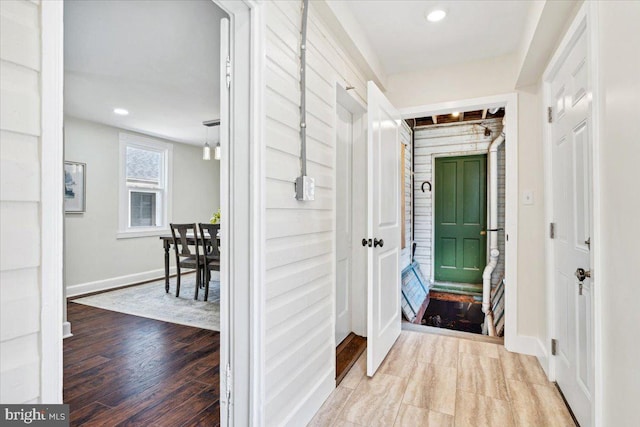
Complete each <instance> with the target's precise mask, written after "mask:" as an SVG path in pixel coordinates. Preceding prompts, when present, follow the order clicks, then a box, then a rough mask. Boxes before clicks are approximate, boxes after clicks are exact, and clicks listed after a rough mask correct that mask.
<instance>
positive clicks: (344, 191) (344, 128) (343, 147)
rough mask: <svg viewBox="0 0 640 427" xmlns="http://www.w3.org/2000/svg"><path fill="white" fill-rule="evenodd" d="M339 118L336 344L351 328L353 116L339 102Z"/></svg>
mask: <svg viewBox="0 0 640 427" xmlns="http://www.w3.org/2000/svg"><path fill="white" fill-rule="evenodd" d="M337 109H338V111H337V113H338V114H337V115H338V117H337V120H336V150H337V153H336V344H340V343H341V342H342V341H343V340H344V339H345V338H346V337H347V335H349V333H350V332H351V331H352V327H351V240H352V239H351V235H352V227H351V217H352V215H351V187H352V186H351V159H352V152H353V116H352V114H351V113H350V112H349V111H347V109H346V108H344V107H343V106H342V105H340V104H337Z"/></svg>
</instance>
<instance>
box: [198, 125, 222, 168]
mask: <svg viewBox="0 0 640 427" xmlns="http://www.w3.org/2000/svg"><path fill="white" fill-rule="evenodd" d="M202 124H203V125H204V126H205V127H206V128H207V139H206V140H205V143H204V147H203V148H202V159H203V160H211V146H210V145H209V128H210V127H211V126H220V119H218V120H206V121H204V122H202ZM220 155H221V153H220V141H218V143H217V144H216V146H215V148H214V150H213V158H214V159H216V160H220Z"/></svg>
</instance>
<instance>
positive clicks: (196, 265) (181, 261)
mask: <svg viewBox="0 0 640 427" xmlns="http://www.w3.org/2000/svg"><path fill="white" fill-rule="evenodd" d="M169 225H170V226H171V235H172V236H173V247H174V249H175V253H176V271H177V279H176V297H178V296H180V277H181V269H182V268H190V269H194V270H196V293H195V299H198V289H199V288H200V283H201V278H202V267H203V263H204V257H203V256H201V255H200V250H199V246H200V242H199V239H198V230H197V227H196V224H195V223H194V224H169ZM190 234H192V235H193V238H194V241H195V244H194V245H193V246H195V253H193V252H191V248H190V245H189V240H188V237H190V236H189V235H190Z"/></svg>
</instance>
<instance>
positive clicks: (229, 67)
mask: <svg viewBox="0 0 640 427" xmlns="http://www.w3.org/2000/svg"><path fill="white" fill-rule="evenodd" d="M226 71H227V74H226V78H227V89H229V88H230V87H231V57H229V56H227V63H226Z"/></svg>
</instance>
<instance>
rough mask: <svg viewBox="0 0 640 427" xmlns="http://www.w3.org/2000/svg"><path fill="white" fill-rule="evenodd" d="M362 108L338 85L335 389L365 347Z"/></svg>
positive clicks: (364, 146) (364, 218) (364, 187)
mask: <svg viewBox="0 0 640 427" xmlns="http://www.w3.org/2000/svg"><path fill="white" fill-rule="evenodd" d="M365 111H366V109H365V107H364V106H363V105H362V104H361V103H360V102H358V101H357V100H356V99H355V98H354V97H352V96H351V95H350V94H349V93H348V91H347V90H346V89H344V88H343V87H342V86H341V85H336V158H335V165H336V169H335V170H336V172H335V183H336V184H335V185H336V198H335V212H336V234H335V239H336V259H335V293H334V294H335V307H336V309H335V343H336V385H338V384H339V383H340V382H341V381H342V379H343V378H344V377H345V375H346V374H347V372H348V371H349V370H350V369H351V368H352V367H353V365H354V364H355V363H356V362H357V361H358V359H359V358H360V357H361V355H362V353H363V352H364V351H365V349H366V343H367V339H366V329H367V326H366V322H367V314H366V313H367V312H366V304H367V289H366V286H367V283H366V280H367V272H366V269H367V258H366V256H365V254H363V251H362V242H361V241H362V236H363V235H364V234H365V233H366V223H367V210H366V209H367V207H366V189H367V183H366V171H367V169H366V168H367V166H366V162H363V159H365V158H366V153H367V149H366V140H365V138H364V137H365V129H364V126H366V123H365Z"/></svg>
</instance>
